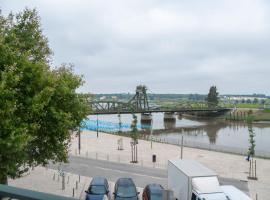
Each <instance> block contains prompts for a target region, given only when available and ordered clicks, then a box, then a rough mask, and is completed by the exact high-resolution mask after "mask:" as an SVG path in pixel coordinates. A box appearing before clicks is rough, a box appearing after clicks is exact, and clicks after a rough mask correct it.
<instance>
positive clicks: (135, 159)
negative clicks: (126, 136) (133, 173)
mask: <svg viewBox="0 0 270 200" xmlns="http://www.w3.org/2000/svg"><path fill="white" fill-rule="evenodd" d="M130 128H131V140H132V141H131V162H132V163H137V162H138V151H137V144H138V129H137V116H136V115H135V114H134V113H133V114H132V123H131V126H130Z"/></svg>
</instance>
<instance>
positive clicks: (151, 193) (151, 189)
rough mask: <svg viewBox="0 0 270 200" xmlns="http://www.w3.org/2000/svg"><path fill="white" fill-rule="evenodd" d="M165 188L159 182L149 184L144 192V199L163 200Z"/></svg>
mask: <svg viewBox="0 0 270 200" xmlns="http://www.w3.org/2000/svg"><path fill="white" fill-rule="evenodd" d="M163 190H164V188H163V187H162V186H161V185H159V184H149V185H147V186H146V187H145V188H144V190H143V194H142V198H143V200H162V193H163Z"/></svg>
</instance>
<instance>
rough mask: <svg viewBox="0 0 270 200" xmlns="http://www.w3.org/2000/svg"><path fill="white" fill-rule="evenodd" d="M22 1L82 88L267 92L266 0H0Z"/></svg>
mask: <svg viewBox="0 0 270 200" xmlns="http://www.w3.org/2000/svg"><path fill="white" fill-rule="evenodd" d="M25 7H28V8H36V9H37V11H38V13H39V15H40V17H41V23H42V29H43V32H44V34H45V35H46V37H47V38H48V40H49V45H50V47H51V48H52V50H53V52H54V56H53V62H52V65H54V66H59V65H61V63H72V64H74V71H75V73H77V74H82V75H83V76H84V80H85V84H84V85H83V86H82V87H81V88H80V89H79V91H81V92H91V93H122V92H134V91H135V88H136V86H137V85H140V84H144V85H146V86H147V87H148V89H149V92H150V93H201V94H205V93H207V92H208V90H209V88H210V86H212V85H216V86H217V88H218V91H219V92H220V93H221V94H253V93H263V94H267V95H269V94H270V87H269V86H270V23H269V20H270V1H269V0H256V1H255V0H218V1H217V0H203V1H202V0H168V1H164V0H113V1H110V0H39V1H38V0H0V8H1V10H2V14H3V15H7V14H8V13H9V12H11V11H12V12H13V13H16V12H19V11H22V10H23V9H24V8H25Z"/></svg>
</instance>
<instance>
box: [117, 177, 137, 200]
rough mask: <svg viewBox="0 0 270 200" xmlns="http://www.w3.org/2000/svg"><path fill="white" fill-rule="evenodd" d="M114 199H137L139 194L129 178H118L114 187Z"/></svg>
mask: <svg viewBox="0 0 270 200" xmlns="http://www.w3.org/2000/svg"><path fill="white" fill-rule="evenodd" d="M113 194H114V199H115V200H125V199H127V200H138V199H139V197H138V195H139V194H140V193H139V192H138V191H137V189H136V186H135V184H134V182H133V180H132V179H131V178H119V179H118V180H117V181H116V183H115V187H114V193H113Z"/></svg>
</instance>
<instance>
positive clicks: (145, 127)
mask: <svg viewBox="0 0 270 200" xmlns="http://www.w3.org/2000/svg"><path fill="white" fill-rule="evenodd" d="M137 116H138V122H140V115H137ZM152 117H153V120H152V122H151V121H148V122H143V123H141V124H138V128H139V133H140V134H143V135H149V134H150V133H151V131H150V130H151V127H153V132H152V133H153V136H154V137H155V138H157V139H158V138H160V139H169V140H176V141H178V140H179V139H181V136H182V135H184V138H185V139H186V140H189V141H192V142H197V143H204V144H212V145H219V146H226V147H231V148H232V149H233V148H244V149H246V148H248V146H249V134H248V129H247V126H246V124H245V123H242V122H228V121H223V120H219V119H213V118H212V119H202V118H201V119H200V118H187V116H181V115H180V116H176V118H175V120H164V118H163V117H164V115H163V114H162V113H156V114H153V116H152ZM89 119H90V121H91V120H92V121H93V126H95V125H96V121H95V120H96V117H95V116H93V117H92V116H91V117H90V118H89ZM99 119H100V123H99V124H100V125H102V122H104V123H103V125H104V127H105V128H107V126H108V125H110V126H109V128H111V127H113V128H115V127H116V128H117V130H116V131H118V129H119V125H118V123H119V120H118V117H117V115H104V116H99ZM131 120H132V116H131V115H121V122H122V126H123V127H122V131H124V132H125V131H129V130H130V122H131ZM105 122H106V123H105ZM108 122H110V123H109V124H108ZM111 124H113V125H114V126H115V127H114V126H111ZM105 125H106V126H105ZM124 125H126V126H125V127H124ZM253 127H254V132H255V134H256V136H255V140H256V150H263V151H267V152H270V150H269V144H270V134H269V133H270V124H254V125H253ZM89 130H91V129H89ZM93 130H95V129H93Z"/></svg>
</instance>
